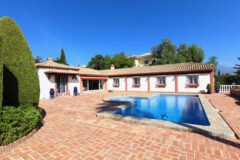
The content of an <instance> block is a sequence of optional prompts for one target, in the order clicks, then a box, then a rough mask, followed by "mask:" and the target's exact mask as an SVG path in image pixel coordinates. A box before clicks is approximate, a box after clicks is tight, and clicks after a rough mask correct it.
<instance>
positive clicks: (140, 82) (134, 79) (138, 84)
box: [133, 77, 141, 85]
mask: <svg viewBox="0 0 240 160" xmlns="http://www.w3.org/2000/svg"><path fill="white" fill-rule="evenodd" d="M135 79H139V81H138V82H139V83H138V84H136V83H135V82H137V81H135ZM133 85H141V79H140V77H134V78H133Z"/></svg>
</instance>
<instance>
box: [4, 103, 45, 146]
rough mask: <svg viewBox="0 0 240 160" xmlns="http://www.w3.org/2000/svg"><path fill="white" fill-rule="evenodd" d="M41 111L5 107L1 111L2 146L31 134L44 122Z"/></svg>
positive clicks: (28, 107)
mask: <svg viewBox="0 0 240 160" xmlns="http://www.w3.org/2000/svg"><path fill="white" fill-rule="evenodd" d="M41 111H42V110H41V109H38V108H36V107H32V106H19V107H14V106H3V107H2V110H1V111H0V116H1V117H0V145H7V144H9V143H11V142H13V141H15V140H17V139H19V138H21V137H23V136H25V135H26V134H28V133H29V132H31V131H32V130H33V129H35V128H36V127H37V125H39V124H40V122H41V121H42V115H41Z"/></svg>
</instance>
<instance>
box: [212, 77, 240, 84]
mask: <svg viewBox="0 0 240 160" xmlns="http://www.w3.org/2000/svg"><path fill="white" fill-rule="evenodd" d="M215 81H218V82H220V84H222V85H232V84H233V83H235V84H238V85H240V75H220V76H217V75H215Z"/></svg>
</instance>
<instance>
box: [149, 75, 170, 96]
mask: <svg viewBox="0 0 240 160" xmlns="http://www.w3.org/2000/svg"><path fill="white" fill-rule="evenodd" d="M160 76H163V75H156V76H150V91H153V92H175V76H174V75H166V76H164V77H166V79H165V82H166V87H165V88H157V87H156V84H157V77H160Z"/></svg>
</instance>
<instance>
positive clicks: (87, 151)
mask: <svg viewBox="0 0 240 160" xmlns="http://www.w3.org/2000/svg"><path fill="white" fill-rule="evenodd" d="M149 94H155V93H147V92H142V93H139V92H129V93H126V92H118V93H107V92H101V93H91V94H84V95H81V96H77V97H70V96H65V97H59V98H56V99H54V100H44V101H41V102H40V106H41V107H42V108H44V109H45V111H46V116H45V118H44V121H45V123H44V126H43V127H42V128H41V129H40V130H39V131H38V132H37V133H36V134H35V135H34V136H33V137H31V138H29V139H28V140H27V141H25V142H24V143H22V144H20V145H18V146H17V147H15V148H14V149H12V150H11V151H8V152H5V153H3V154H1V155H0V159H86V160H101V159H106V160H107V159H116V160H118V159H129V160H133V159H155V160H162V159H170V160H184V159H188V160H191V159H204V160H205V159H211V160H213V159H239V158H240V141H239V140H237V139H223V138H216V137H208V136H205V135H200V134H197V133H190V132H183V131H177V130H171V129H164V128H157V127H153V126H147V125H140V124H134V123H126V122H121V121H115V120H111V119H101V118H97V117H96V113H97V112H98V111H99V108H100V107H102V106H103V105H104V104H103V102H102V98H106V97H109V96H119V95H132V96H134V95H135V96H140V95H141V96H146V95H149ZM207 98H209V99H211V102H212V103H213V105H215V107H217V108H220V109H221V110H222V112H223V113H224V114H226V116H227V117H231V118H227V119H226V120H227V121H229V123H231V124H233V128H234V129H236V131H237V132H238V130H239V127H238V126H237V123H238V124H239V113H240V111H239V110H238V108H239V107H240V106H239V104H238V103H235V101H236V100H235V99H234V98H232V97H229V96H227V95H221V94H218V95H216V94H213V95H207ZM224 106H226V107H224ZM229 107H231V109H233V110H234V111H233V112H231V111H230V110H229Z"/></svg>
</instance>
